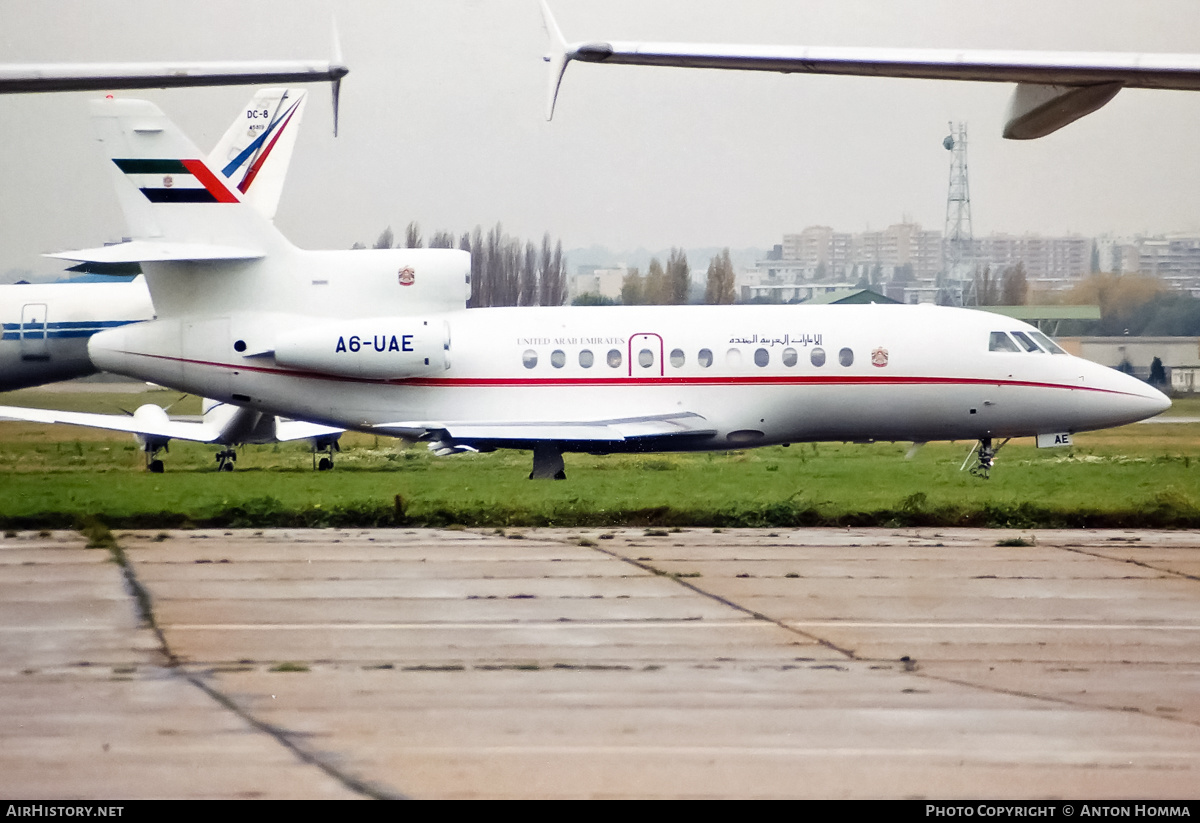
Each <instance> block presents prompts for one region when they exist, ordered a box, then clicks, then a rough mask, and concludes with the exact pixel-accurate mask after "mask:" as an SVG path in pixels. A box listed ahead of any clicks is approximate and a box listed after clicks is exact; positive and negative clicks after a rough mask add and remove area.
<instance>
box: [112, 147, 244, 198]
mask: <svg viewBox="0 0 1200 823" xmlns="http://www.w3.org/2000/svg"><path fill="white" fill-rule="evenodd" d="M113 162H114V163H116V164H117V168H119V169H120V170H121V171H122V172H124V173H125V176H126V177H128V178H129V180H130V181H131V182H132V183H133V184H134V185H135V186H137V187H138V188H139V189H141V192H142V194H144V195H146V199H147V200H149V201H150V202H151V203H237V202H238V198H237V196H236V195H234V193H233V192H231V191H230V190H229V189H228V188H226V186H225V184H224V183H222V182H221V181H220V180H218V179H217V177H216V175H214V174H213V173H212V172H211V171H209V170H208V167H207V166H205V165H204V162H203V161H201V160H157V159H147V158H135V159H129V160H119V159H114V160H113Z"/></svg>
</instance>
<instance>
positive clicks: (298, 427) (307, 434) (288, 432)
mask: <svg viewBox="0 0 1200 823" xmlns="http://www.w3.org/2000/svg"><path fill="white" fill-rule="evenodd" d="M344 431H345V429H335V428H334V427H333V426H322V425H321V424H320V423H308V422H306V421H304V420H282V419H280V420H277V421H276V422H275V439H276V440H278V441H280V442H283V443H286V442H288V441H289V440H304V439H306V438H313V437H328V436H330V435H334V434H341V433H342V432H344Z"/></svg>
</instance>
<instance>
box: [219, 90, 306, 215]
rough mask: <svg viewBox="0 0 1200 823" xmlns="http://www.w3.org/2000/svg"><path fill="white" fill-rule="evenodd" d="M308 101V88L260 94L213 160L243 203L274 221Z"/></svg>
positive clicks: (231, 130) (263, 91) (240, 113)
mask: <svg viewBox="0 0 1200 823" xmlns="http://www.w3.org/2000/svg"><path fill="white" fill-rule="evenodd" d="M307 100H308V93H307V92H305V91H304V90H303V89H261V90H259V91H258V93H257V94H255V95H254V97H252V98H251V99H250V102H249V103H247V104H246V108H245V110H244V111H241V112H239V113H238V116H237V117H235V118H234V120H233V124H232V125H231V126H230V127H229V129H228V131H226V132H225V135H224V136H223V137H222V138H221V139H220V141H218V142H217V145H216V147H215V148H214V149H213V150H212V152H211V153H210V154H209V155H208V164H209V166H211V167H212V168H213V169H214V170H218V171H220V173H221V174H222V175H223V176H224V177H225V178H226V179H227V180H228V181H229V182H230V183H231V184H232V185H233V187H234V188H236V189H237V190H238V191H239V192H241V194H242V202H244V203H248V204H249V205H251V206H253V207H254V208H256V209H257V210H258V212H259V214H261V215H262V216H263V217H265V218H267V219H268V220H274V219H275V210H276V208H277V207H278V206H279V195H280V193H281V192H282V191H283V183H284V180H285V178H286V177H287V172H288V166H289V164H290V163H291V161H292V151H293V150H294V149H295V146H296V135H297V134H298V132H299V129H300V120H301V118H302V117H303V116H304V104H305V103H306V102H307Z"/></svg>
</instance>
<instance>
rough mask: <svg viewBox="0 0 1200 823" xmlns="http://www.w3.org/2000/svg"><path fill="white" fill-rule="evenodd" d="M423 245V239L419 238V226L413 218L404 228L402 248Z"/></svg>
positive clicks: (415, 247)
mask: <svg viewBox="0 0 1200 823" xmlns="http://www.w3.org/2000/svg"><path fill="white" fill-rule="evenodd" d="M424 247H425V241H424V240H423V239H422V238H421V226H420V225H418V223H417V221H416V220H414V221H412V222H411V223H409V224H408V226H407V227H406V228H405V229H404V248H406V249H420V248H424Z"/></svg>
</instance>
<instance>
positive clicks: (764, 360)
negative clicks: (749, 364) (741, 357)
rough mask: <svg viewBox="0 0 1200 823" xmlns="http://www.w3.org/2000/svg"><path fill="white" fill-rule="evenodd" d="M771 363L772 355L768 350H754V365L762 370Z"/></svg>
mask: <svg viewBox="0 0 1200 823" xmlns="http://www.w3.org/2000/svg"><path fill="white" fill-rule="evenodd" d="M770 362H771V353H770V352H769V351H767V350H766V349H755V350H754V365H756V366H758V367H759V368H762V367H763V366H765V365H767V364H768V363H770Z"/></svg>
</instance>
